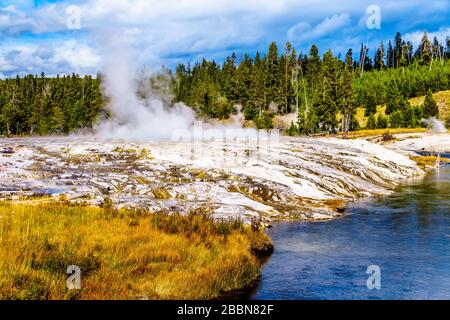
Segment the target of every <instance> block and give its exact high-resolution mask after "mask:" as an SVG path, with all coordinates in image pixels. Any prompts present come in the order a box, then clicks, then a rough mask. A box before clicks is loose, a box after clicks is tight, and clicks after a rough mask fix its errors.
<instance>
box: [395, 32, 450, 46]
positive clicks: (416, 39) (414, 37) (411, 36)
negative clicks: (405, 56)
mask: <svg viewBox="0 0 450 320" xmlns="http://www.w3.org/2000/svg"><path fill="white" fill-rule="evenodd" d="M422 37H423V31H422V30H421V31H415V32H410V33H407V34H405V35H404V36H403V40H405V41H411V42H412V44H413V45H414V47H416V48H417V46H418V45H419V44H420V42H421V41H422ZM434 37H436V38H437V39H438V40H439V42H441V43H444V41H445V38H446V37H450V28H440V29H439V30H438V31H435V32H428V39H430V41H433V38H434Z"/></svg>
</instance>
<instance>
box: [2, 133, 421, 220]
mask: <svg viewBox="0 0 450 320" xmlns="http://www.w3.org/2000/svg"><path fill="white" fill-rule="evenodd" d="M398 147H399V148H400V147H402V146H401V145H399V146H398ZM421 174H423V172H422V170H420V169H419V168H418V167H417V166H416V164H415V163H414V162H413V161H411V160H410V159H409V158H408V157H407V156H405V155H402V154H400V153H399V152H396V151H392V150H389V149H388V148H385V147H382V146H380V145H379V144H376V143H371V142H368V141H365V140H343V139H335V138H287V137H281V138H280V140H277V141H269V140H264V141H263V140H253V139H246V140H245V139H234V140H229V141H223V140H220V141H209V142H199V141H195V142H148V141H147V142H142V141H141V142H137V141H135V142H131V141H110V140H98V139H95V138H92V137H71V138H24V139H11V138H10V139H0V200H1V199H3V200H14V201H37V202H39V201H47V200H48V199H61V200H64V201H65V200H67V201H71V202H78V203H84V204H90V205H102V204H105V203H109V204H111V203H112V204H114V205H116V206H118V207H143V208H148V209H150V210H153V211H168V212H181V213H188V212H192V211H196V210H201V211H204V212H210V213H211V214H212V215H213V216H214V217H216V218H225V219H230V218H241V219H244V220H245V221H251V220H252V219H261V220H262V221H263V223H266V224H267V223H270V221H272V220H274V219H281V218H296V219H305V220H318V219H330V218H333V217H337V216H339V215H342V212H343V211H344V209H345V203H346V201H349V200H354V199H357V198H360V197H365V196H371V195H381V194H386V193H389V192H390V191H391V190H393V188H395V186H396V185H397V184H398V183H399V181H400V180H401V179H404V178H407V177H411V176H416V175H421Z"/></svg>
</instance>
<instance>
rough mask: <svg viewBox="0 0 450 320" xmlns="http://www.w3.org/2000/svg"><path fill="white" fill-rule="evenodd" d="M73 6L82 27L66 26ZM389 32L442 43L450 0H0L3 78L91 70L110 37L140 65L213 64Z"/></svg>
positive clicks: (334, 45) (369, 39)
mask: <svg viewBox="0 0 450 320" xmlns="http://www.w3.org/2000/svg"><path fill="white" fill-rule="evenodd" d="M73 5H75V6H77V7H76V8H79V13H80V15H79V18H80V20H79V21H80V28H79V29H77V28H76V29H68V27H67V21H68V20H70V19H71V18H73V15H72V16H71V12H73V11H70V10H69V11H68V8H69V7H70V6H73ZM370 5H376V6H378V7H379V8H380V18H381V28H380V29H379V30H377V29H368V28H367V25H366V21H367V19H368V17H369V14H367V12H366V10H367V8H368V7H369V6H370ZM72 25H73V24H72ZM396 31H400V32H401V33H402V34H403V35H404V38H406V39H407V40H411V41H413V43H417V41H419V39H420V37H421V35H422V33H423V31H427V32H429V33H430V34H431V36H437V37H438V38H439V39H440V40H441V41H443V40H444V39H445V37H446V36H448V35H450V1H442V0H429V1H423V0H407V1H406V0H397V1H395V2H394V1H386V0H380V1H376V0H370V1H366V0H359V1H333V0H328V1H324V0H315V1H313V0H277V1H275V0H270V1H269V0H239V1H237V0H227V1H226V0H163V1H156V0H130V1H125V0H109V1H108V0H85V1H82V0H80V1H56V0H45V1H44V0H34V1H33V0H18V1H14V0H13V1H2V0H1V1H0V76H2V77H5V76H11V75H15V74H26V73H35V74H38V73H41V72H45V73H46V74H49V75H55V74H61V73H71V72H77V73H80V74H85V73H91V74H94V73H96V72H97V71H101V68H102V66H101V65H102V60H103V56H104V55H105V54H106V53H107V51H108V50H109V49H108V48H110V46H108V45H107V43H108V42H111V41H112V42H114V41H115V39H116V38H121V39H124V38H125V39H126V43H127V46H129V47H130V48H132V50H133V52H134V53H135V56H134V60H135V62H136V64H138V66H139V67H142V68H144V67H149V68H151V69H153V70H154V69H157V68H158V67H159V66H161V65H166V66H169V67H174V66H175V65H176V64H177V63H180V62H185V63H186V62H191V63H193V62H195V61H198V60H200V59H202V58H208V59H215V60H217V61H219V62H220V61H223V59H224V57H226V56H227V55H228V54H230V53H231V52H232V51H235V52H237V53H244V52H249V53H251V54H254V53H255V52H256V51H257V50H260V51H263V52H265V51H266V48H267V46H268V44H269V43H270V42H271V41H277V42H278V43H279V44H280V46H282V45H283V44H284V43H285V42H286V41H288V40H289V41H291V42H292V43H293V44H294V47H295V48H296V49H297V51H303V52H307V51H308V48H309V47H310V45H311V44H312V43H316V44H318V45H319V48H320V50H321V51H322V52H323V51H325V50H327V49H332V50H333V51H334V52H335V53H336V54H337V53H339V52H340V53H342V54H345V52H346V51H347V49H348V48H350V47H352V48H354V49H355V50H356V51H358V50H359V47H360V45H361V43H362V42H364V43H368V44H369V47H370V48H371V49H372V48H374V47H375V46H376V45H378V44H379V42H380V41H381V40H383V41H387V40H388V39H391V38H393V36H394V34H395V32H396ZM371 54H373V50H371Z"/></svg>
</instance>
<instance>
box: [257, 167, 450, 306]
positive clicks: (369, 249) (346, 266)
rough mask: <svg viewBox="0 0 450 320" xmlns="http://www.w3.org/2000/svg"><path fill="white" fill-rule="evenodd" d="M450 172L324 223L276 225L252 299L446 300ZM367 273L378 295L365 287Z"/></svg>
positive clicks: (413, 182)
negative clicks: (374, 277) (372, 269)
mask: <svg viewBox="0 0 450 320" xmlns="http://www.w3.org/2000/svg"><path fill="white" fill-rule="evenodd" d="M449 194H450V165H448V164H445V165H443V166H441V167H440V168H439V169H436V170H429V171H427V174H426V175H424V176H421V177H416V178H411V179H406V180H404V181H403V182H402V183H401V184H400V185H399V186H398V187H397V188H396V190H395V191H394V192H393V193H392V194H390V195H388V196H385V197H379V198H378V197H377V198H367V199H361V200H360V201H355V202H353V203H350V204H349V205H348V208H347V211H346V212H347V215H346V216H345V217H343V218H341V219H335V220H332V221H327V222H314V223H308V222H303V221H280V222H277V223H274V225H273V227H272V228H270V229H269V230H268V235H269V236H270V238H271V239H272V241H273V244H274V247H275V250H274V253H273V255H272V256H271V257H270V259H269V260H268V261H267V263H266V264H264V265H263V267H262V276H261V280H260V282H259V285H258V286H257V287H256V288H254V289H253V290H252V291H251V292H250V293H249V295H250V298H251V299H269V300H270V299H290V300H291V299H299V300H305V299H314V300H334V299H337V300H351V299H357V300H360V299H364V300H365V299H375V300H380V299H383V300H390V299H393V300H402V299H412V300H417V299H427V300H433V299H445V300H448V299H449V298H450V281H449V278H448V274H449V273H450V251H449V250H448V248H449V247H450V235H449V229H448V226H449V225H450V202H449V198H448V195H449ZM369 266H377V267H378V268H379V270H380V272H381V273H380V274H381V281H380V289H375V290H370V289H369V288H368V287H367V279H368V278H369V276H370V274H368V273H367V270H368V267H369Z"/></svg>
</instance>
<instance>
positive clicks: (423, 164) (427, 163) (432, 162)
mask: <svg viewBox="0 0 450 320" xmlns="http://www.w3.org/2000/svg"><path fill="white" fill-rule="evenodd" d="M411 160H413V161H415V162H416V163H417V166H419V168H421V169H426V168H430V167H431V168H433V167H435V166H436V165H437V163H438V162H447V163H450V159H447V158H438V157H435V156H418V157H411Z"/></svg>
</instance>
